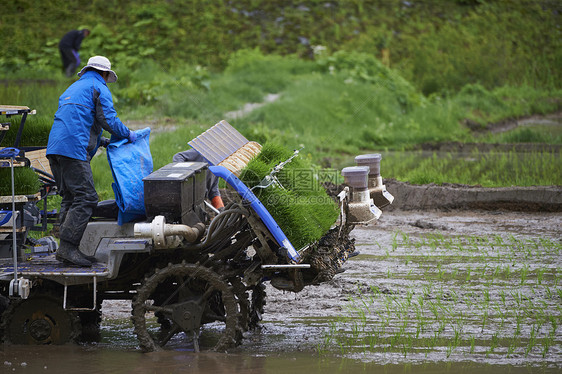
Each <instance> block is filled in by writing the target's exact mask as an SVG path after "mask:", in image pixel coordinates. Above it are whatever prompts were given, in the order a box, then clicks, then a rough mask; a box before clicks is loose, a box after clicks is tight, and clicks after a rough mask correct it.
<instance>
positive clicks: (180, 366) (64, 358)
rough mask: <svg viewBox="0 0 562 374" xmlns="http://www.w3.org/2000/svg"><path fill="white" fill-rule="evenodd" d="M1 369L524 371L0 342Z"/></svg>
mask: <svg viewBox="0 0 562 374" xmlns="http://www.w3.org/2000/svg"><path fill="white" fill-rule="evenodd" d="M0 360H1V362H0V363H1V366H0V372H1V373H6V374H7V373H28V374H29V373H57V374H59V373H60V374H66V373H69V374H70V373H72V374H74V373H81V374H89V373H99V374H106V373H107V374H124V373H138V374H152V373H155V374H156V373H158V374H163V373H170V374H174V373H189V374H203V373H205V374H222V373H244V374H281V373H291V374H316V373H318V374H320V373H321V374H330V373H389V374H392V373H453V372H454V373H484V374H486V373H494V374H497V373H500V372H509V373H529V369H527V368H515V367H506V366H494V365H485V364H476V363H454V364H450V363H428V364H422V365H410V364H400V365H379V364H371V363H362V362H359V361H353V360H345V359H339V358H326V357H318V355H315V354H307V353H299V352H279V353H276V354H268V356H265V355H261V354H254V353H251V352H244V353H237V354H224V353H200V354H195V353H192V352H181V351H163V352H154V353H145V354H143V353H140V352H138V351H132V350H125V349H112V348H110V347H92V346H71V345H68V346H37V347H22V346H19V347H15V346H11V347H4V348H3V350H2V351H0Z"/></svg>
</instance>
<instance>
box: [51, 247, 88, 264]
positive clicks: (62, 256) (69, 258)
mask: <svg viewBox="0 0 562 374" xmlns="http://www.w3.org/2000/svg"><path fill="white" fill-rule="evenodd" d="M55 258H56V259H57V260H59V261H61V262H63V263H65V264H67V265H75V266H83V267H89V266H92V262H91V261H89V260H87V259H86V258H85V257H83V255H82V252H80V250H78V248H77V247H76V246H75V245H73V244H71V243H69V242H67V241H64V240H61V241H60V245H59V248H58V249H57V254H56V256H55Z"/></svg>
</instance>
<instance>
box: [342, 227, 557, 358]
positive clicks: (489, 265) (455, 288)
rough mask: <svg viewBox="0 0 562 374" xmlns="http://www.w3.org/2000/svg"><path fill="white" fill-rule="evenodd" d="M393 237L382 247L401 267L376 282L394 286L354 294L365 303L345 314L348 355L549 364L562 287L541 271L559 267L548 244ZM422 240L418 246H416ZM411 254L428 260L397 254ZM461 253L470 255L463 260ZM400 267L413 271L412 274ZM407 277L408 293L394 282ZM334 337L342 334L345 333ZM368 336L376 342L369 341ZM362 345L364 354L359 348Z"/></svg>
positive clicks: (434, 236)
mask: <svg viewBox="0 0 562 374" xmlns="http://www.w3.org/2000/svg"><path fill="white" fill-rule="evenodd" d="M394 236H395V238H396V243H395V245H396V248H395V249H393V250H390V249H389V254H390V259H392V261H394V262H395V263H397V264H398V263H401V264H402V265H403V266H396V267H394V268H393V270H392V278H388V280H384V279H381V280H379V281H380V282H381V283H383V284H384V283H387V282H388V283H387V286H386V287H385V288H387V289H392V287H394V288H395V289H394V291H395V292H391V293H382V292H380V289H381V287H380V286H378V287H377V289H376V290H377V292H373V293H371V294H370V295H363V296H360V297H363V298H364V301H359V300H358V301H357V302H356V304H355V307H356V308H361V309H362V310H363V312H360V311H358V310H355V311H354V312H353V313H352V314H350V316H352V317H351V318H355V319H356V320H357V321H358V326H360V328H359V329H355V330H352V329H350V330H349V334H347V336H349V337H351V341H349V342H348V344H347V353H351V352H354V351H355V352H362V354H364V355H368V356H370V355H373V354H382V355H385V354H399V355H400V356H402V357H408V358H409V359H410V358H411V357H418V356H421V357H428V355H429V354H431V355H436V354H437V355H442V357H443V359H455V357H457V358H458V357H463V359H469V360H472V359H474V360H481V359H493V358H496V357H505V358H507V359H513V358H516V357H518V356H525V357H527V358H529V359H533V360H535V359H536V360H539V359H543V358H544V359H547V360H550V361H549V362H552V360H556V357H557V356H556V355H557V354H558V353H555V352H557V350H553V349H552V348H553V347H554V346H555V345H557V346H560V345H561V344H562V334H561V331H560V329H559V325H560V323H562V306H561V304H562V303H560V300H561V299H562V289H560V288H559V287H557V286H556V285H555V283H556V279H557V278H559V274H558V271H557V270H556V267H552V266H551V265H547V264H551V263H552V262H556V261H558V259H557V257H556V256H557V255H556V251H555V250H551V249H549V248H550V247H554V245H551V241H545V240H543V241H542V242H541V241H540V240H535V241H532V240H527V239H522V238H519V237H502V236H501V235H493V236H484V237H475V236H472V237H455V238H451V237H445V236H444V235H443V234H432V235H424V236H423V238H422V237H419V238H418V237H413V236H409V237H408V238H406V237H405V236H403V235H402V233H395V234H394ZM422 240H423V241H424V243H425V244H424V245H416V243H420V242H421V241H422ZM533 243H536V244H538V245H535V244H533ZM542 243H544V245H543V244H542ZM390 245H392V244H390ZM390 245H389V246H390ZM492 246H493V247H494V250H493V251H490V249H491V247H492ZM414 248H415V249H418V248H419V249H420V250H423V251H424V252H425V253H428V254H429V256H427V255H424V256H416V257H414V256H412V257H410V258H408V256H405V255H403V251H404V250H405V249H411V250H413V249H414ZM529 248H531V255H529ZM467 249H470V251H471V252H473V255H471V256H470V257H463V256H462V254H463V253H467ZM382 250H384V248H383V249H381V251H382ZM538 253H541V254H542V255H541V256H538V255H537V254H538ZM510 257H511V259H512V260H511V261H510V262H509V263H506V262H505V261H506V259H508V258H510ZM459 261H463V263H462V267H463V268H464V270H462V268H459V269H460V270H461V271H459V273H458V274H461V277H458V276H455V275H456V273H454V270H453V271H449V270H448V266H449V264H453V263H456V262H459ZM406 262H408V264H409V266H411V265H412V264H413V263H419V266H418V267H416V268H414V269H412V268H409V266H405V265H406ZM455 269H457V267H455ZM387 274H390V273H389V272H388V270H387ZM416 274H417V277H416ZM406 277H407V279H408V282H406V283H407V284H408V286H407V287H405V286H400V285H401V284H402V283H396V281H397V280H400V279H406ZM375 311H376V312H375ZM374 315H376V316H377V319H378V320H379V321H381V323H380V324H373V323H372V322H368V323H367V324H366V325H365V324H364V322H362V321H372V317H373V316H374ZM367 326H369V327H367ZM361 329H363V330H361ZM337 333H338V334H343V335H346V332H345V329H339V330H338V331H337ZM362 335H363V336H362ZM375 335H376V339H375V338H371V339H369V338H368V337H369V336H375ZM477 336H479V338H477ZM354 339H356V340H354ZM361 344H363V345H366V346H367V349H365V348H364V347H361V348H359V346H360V345H361ZM433 357H435V356H433Z"/></svg>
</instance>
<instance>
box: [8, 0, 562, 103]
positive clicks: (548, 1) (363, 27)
mask: <svg viewBox="0 0 562 374" xmlns="http://www.w3.org/2000/svg"><path fill="white" fill-rule="evenodd" d="M559 5H560V4H559V2H557V1H555V0H541V1H532V0H524V1H515V0H505V1H497V2H484V1H461V0H459V1H449V2H445V3H444V2H443V1H441V0H425V1H415V2H405V1H398V0H395V1H380V0H367V1H357V0H349V1H316V0H310V1H304V2H286V1H281V0H275V1H269V0H258V1H255V0H243V1H237V2H236V3H231V2H214V1H208V0H196V1H191V2H189V4H185V2H183V1H179V0H173V1H157V2H154V1H148V0H141V1H133V0H122V1H117V0H112V1H109V2H108V1H100V0H94V1H84V0H80V1H76V2H73V3H60V2H57V3H52V2H44V1H40V0H28V1H18V2H8V3H7V4H4V5H3V8H2V9H3V11H2V15H1V17H2V19H1V21H2V25H3V27H2V29H0V39H1V40H2V41H3V43H4V44H5V45H9V46H10V53H6V54H3V55H2V57H0V70H2V71H4V72H8V71H11V72H15V73H16V74H18V72H19V73H21V72H22V70H23V69H24V67H25V66H26V65H28V66H31V67H32V69H33V70H35V71H36V70H37V69H44V70H47V71H51V72H52V71H56V70H58V68H59V65H60V58H59V56H58V50H57V44H58V41H59V39H60V38H61V37H62V34H63V33H64V32H66V31H68V30H67V29H70V28H81V27H89V28H90V29H91V30H92V34H91V35H90V36H89V37H88V38H87V39H86V40H85V41H84V43H83V48H82V51H81V56H82V59H83V60H86V59H87V58H88V57H89V56H91V55H94V54H102V55H106V56H109V57H110V58H111V59H112V61H114V63H115V66H116V67H117V68H118V69H119V70H120V71H122V72H123V71H132V70H136V69H137V68H138V67H139V66H141V65H142V63H143V62H144V61H146V60H154V61H157V62H158V63H159V65H160V66H161V67H162V68H164V69H165V70H169V69H173V68H175V67H181V66H184V65H185V64H186V63H187V64H190V65H203V66H208V67H212V68H213V69H222V68H224V67H226V66H227V64H228V61H229V60H230V57H231V55H232V54H233V53H234V52H236V51H238V50H240V49H253V48H258V49H259V50H260V51H262V52H263V53H264V54H267V55H269V54H280V55H291V54H294V55H297V56H299V57H301V58H312V57H313V56H314V51H315V50H318V49H325V50H326V51H327V52H328V53H330V54H331V53H333V52H336V51H338V50H344V51H348V52H349V51H357V52H365V53H368V54H370V55H373V56H376V57H377V58H378V59H380V60H383V61H386V62H387V63H389V64H390V65H391V66H393V67H395V68H396V69H397V70H398V71H400V72H401V74H402V76H404V78H405V79H406V80H407V81H409V82H412V84H413V85H414V86H415V87H416V88H417V89H419V90H421V92H423V93H424V94H426V95H428V94H431V93H434V92H444V91H451V90H452V91H455V90H458V89H460V88H462V87H463V86H464V85H465V84H468V83H480V84H482V85H484V86H485V87H487V88H492V87H496V86H503V85H506V84H520V83H521V82H526V83H528V84H529V85H532V86H537V87H560V82H561V81H562V79H561V74H562V73H561V71H560V69H559V68H558V67H559V66H560V65H561V57H562V48H561V46H562V45H561V43H562V41H561V40H562V37H561V36H562V35H561V32H562V31H561V30H560V28H559V27H558V26H559V23H560V8H559ZM108 9H110V10H111V11H108ZM21 14H25V17H21V16H20V15H21ZM77 15H78V17H77ZM37 25H40V28H39V27H37ZM38 30H41V32H38ZM25 70H29V69H25ZM26 76H27V75H26Z"/></svg>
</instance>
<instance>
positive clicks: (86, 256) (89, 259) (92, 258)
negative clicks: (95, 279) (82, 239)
mask: <svg viewBox="0 0 562 374" xmlns="http://www.w3.org/2000/svg"><path fill="white" fill-rule="evenodd" d="M78 252H80V254H81V255H82V257H84V258H85V259H86V260H88V261H90V262H91V263H92V264H95V263H96V262H98V260H96V257H95V256H88V255H87V254H85V253H84V252H82V251H80V250H78Z"/></svg>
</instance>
